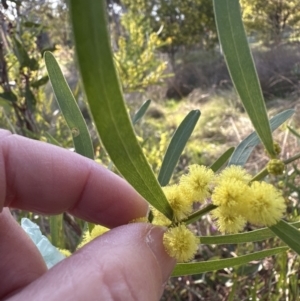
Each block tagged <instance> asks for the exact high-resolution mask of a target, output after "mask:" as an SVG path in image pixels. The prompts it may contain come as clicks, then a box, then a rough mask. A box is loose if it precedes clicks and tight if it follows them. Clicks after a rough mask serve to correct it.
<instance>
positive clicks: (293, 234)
mask: <svg viewBox="0 0 300 301" xmlns="http://www.w3.org/2000/svg"><path fill="white" fill-rule="evenodd" d="M270 229H271V231H273V232H274V233H275V234H276V235H277V236H278V237H279V238H280V239H281V240H282V241H283V242H284V243H286V244H287V245H288V246H289V247H290V248H291V249H292V250H293V251H295V252H296V253H297V254H299V255H300V232H299V230H298V229H297V228H295V227H294V226H292V225H291V224H288V223H287V222H285V221H284V220H280V221H279V222H278V223H277V224H276V225H274V226H272V227H270Z"/></svg>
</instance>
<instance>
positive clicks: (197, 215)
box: [182, 204, 217, 225]
mask: <svg viewBox="0 0 300 301" xmlns="http://www.w3.org/2000/svg"><path fill="white" fill-rule="evenodd" d="M216 208H217V206H216V205H214V204H208V205H207V206H205V207H204V208H201V209H199V210H197V211H195V212H194V213H192V214H191V215H189V216H188V217H187V218H186V219H184V220H183V221H182V222H183V223H185V224H186V225H189V224H191V223H194V222H196V221H197V220H199V219H200V218H201V217H202V216H203V215H205V214H207V213H209V212H210V211H212V210H214V209H216Z"/></svg>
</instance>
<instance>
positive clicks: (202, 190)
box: [179, 164, 214, 203]
mask: <svg viewBox="0 0 300 301" xmlns="http://www.w3.org/2000/svg"><path fill="white" fill-rule="evenodd" d="M213 178H214V173H213V171H212V170H211V169H209V168H207V167H206V166H203V165H197V164H194V165H191V166H189V173H188V174H187V175H183V176H182V177H181V178H180V184H179V186H180V189H181V191H182V193H183V194H184V196H185V197H186V198H187V200H189V201H190V202H191V203H193V202H203V201H204V199H205V198H207V197H209V196H210V191H209V189H210V185H211V183H212V181H213Z"/></svg>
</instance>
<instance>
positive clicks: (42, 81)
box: [30, 75, 49, 88]
mask: <svg viewBox="0 0 300 301" xmlns="http://www.w3.org/2000/svg"><path fill="white" fill-rule="evenodd" d="M48 81H49V76H48V75H45V76H43V77H41V78H40V79H38V80H37V81H35V82H32V83H30V86H31V87H32V88H39V87H41V86H43V85H46V84H47V83H48Z"/></svg>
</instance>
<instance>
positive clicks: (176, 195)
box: [163, 185, 193, 222]
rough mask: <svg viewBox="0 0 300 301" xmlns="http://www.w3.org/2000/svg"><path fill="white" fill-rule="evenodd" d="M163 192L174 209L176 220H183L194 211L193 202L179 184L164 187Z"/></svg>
mask: <svg viewBox="0 0 300 301" xmlns="http://www.w3.org/2000/svg"><path fill="white" fill-rule="evenodd" d="M163 192H164V194H165V195H166V198H167V200H168V202H169V203H170V206H171V207H172V209H173V212H174V218H175V221H177V222H179V221H181V220H182V219H184V218H186V217H187V216H188V215H189V214H190V213H191V212H192V209H193V208H192V203H191V202H190V201H189V200H188V199H187V198H186V197H185V196H184V195H183V194H182V192H181V189H180V187H179V186H178V185H172V186H166V187H163Z"/></svg>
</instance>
